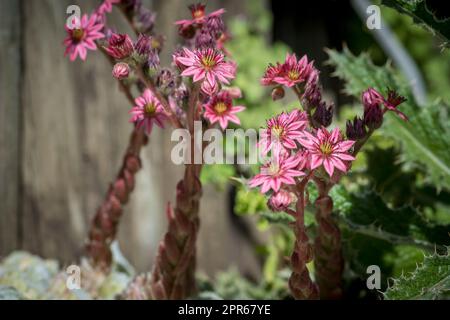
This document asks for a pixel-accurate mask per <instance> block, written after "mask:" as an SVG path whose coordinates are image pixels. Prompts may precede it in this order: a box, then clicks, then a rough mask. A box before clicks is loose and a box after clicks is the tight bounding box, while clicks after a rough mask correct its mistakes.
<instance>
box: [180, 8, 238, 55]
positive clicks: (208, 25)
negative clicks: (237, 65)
mask: <svg viewBox="0 0 450 320" xmlns="http://www.w3.org/2000/svg"><path fill="white" fill-rule="evenodd" d="M205 8H206V6H205V5H204V4H202V3H198V4H193V5H190V6H189V10H190V11H191V15H192V19H185V20H179V21H177V22H176V23H175V24H176V25H177V26H178V28H179V34H180V35H181V36H182V37H183V38H185V39H187V40H189V41H190V42H192V43H193V44H195V46H196V47H198V48H218V49H220V50H222V51H223V52H224V53H227V52H226V50H224V46H223V44H224V42H226V41H227V40H228V39H229V38H230V37H229V34H228V33H227V31H226V28H225V24H224V22H223V20H222V15H223V14H224V13H225V10H224V9H219V10H216V11H214V12H212V13H210V14H206V10H205Z"/></svg>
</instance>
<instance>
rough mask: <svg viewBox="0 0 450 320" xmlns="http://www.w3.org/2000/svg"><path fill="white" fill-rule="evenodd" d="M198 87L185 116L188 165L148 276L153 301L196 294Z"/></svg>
mask: <svg viewBox="0 0 450 320" xmlns="http://www.w3.org/2000/svg"><path fill="white" fill-rule="evenodd" d="M198 97H199V86H198V85H196V84H194V87H193V88H192V91H191V94H190V98H189V107H188V112H187V122H188V123H187V124H188V129H189V133H190V135H191V148H190V150H191V164H187V165H186V168H185V173H184V178H183V180H181V181H180V182H179V183H178V185H177V198H176V206H175V210H172V208H171V207H170V205H169V207H168V209H167V216H168V220H169V227H168V231H167V233H166V234H165V236H164V239H163V240H162V241H161V244H160V246H159V250H158V256H157V258H156V263H155V267H154V269H153V274H152V280H151V281H152V282H151V291H152V297H153V299H158V300H160V299H185V298H188V297H189V296H191V295H192V294H194V293H195V291H196V285H195V266H196V240H197V234H198V230H199V227H200V220H199V217H198V212H199V207H200V198H201V196H202V186H201V183H200V178H199V177H200V172H201V169H202V165H197V164H193V163H194V152H192V151H194V150H195V144H194V143H195V141H194V121H195V120H197V112H196V108H197V103H198Z"/></svg>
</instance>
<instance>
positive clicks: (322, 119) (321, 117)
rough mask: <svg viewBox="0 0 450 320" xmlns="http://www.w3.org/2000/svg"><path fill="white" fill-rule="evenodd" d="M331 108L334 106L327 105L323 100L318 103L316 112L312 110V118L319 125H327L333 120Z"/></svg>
mask: <svg viewBox="0 0 450 320" xmlns="http://www.w3.org/2000/svg"><path fill="white" fill-rule="evenodd" d="M333 110H334V106H333V105H332V104H331V105H327V104H326V103H325V102H321V103H319V105H318V106H317V109H316V112H314V115H313V120H314V121H315V122H316V124H318V125H319V126H323V127H328V126H329V125H330V124H331V121H332V120H333Z"/></svg>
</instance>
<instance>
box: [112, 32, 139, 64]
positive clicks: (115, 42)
mask: <svg viewBox="0 0 450 320" xmlns="http://www.w3.org/2000/svg"><path fill="white" fill-rule="evenodd" d="M105 50H106V52H107V53H108V54H109V55H110V56H111V57H113V58H115V59H118V60H122V59H125V58H128V57H129V56H131V54H132V53H133V51H134V46H133V41H131V38H130V37H129V36H128V35H127V34H117V33H114V34H113V35H111V38H109V41H108V47H107V48H106V49H105Z"/></svg>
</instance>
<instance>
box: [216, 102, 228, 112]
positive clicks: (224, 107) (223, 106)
mask: <svg viewBox="0 0 450 320" xmlns="http://www.w3.org/2000/svg"><path fill="white" fill-rule="evenodd" d="M227 109H228V108H227V105H226V104H225V103H224V102H217V103H216V105H215V106H214V110H216V112H217V113H218V114H222V113H224V112H225V111H227Z"/></svg>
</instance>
